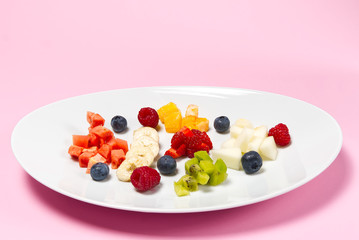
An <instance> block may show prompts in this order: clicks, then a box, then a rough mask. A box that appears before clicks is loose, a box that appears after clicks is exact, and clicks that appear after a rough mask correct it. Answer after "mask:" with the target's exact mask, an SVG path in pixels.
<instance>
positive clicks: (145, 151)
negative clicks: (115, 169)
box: [125, 145, 155, 166]
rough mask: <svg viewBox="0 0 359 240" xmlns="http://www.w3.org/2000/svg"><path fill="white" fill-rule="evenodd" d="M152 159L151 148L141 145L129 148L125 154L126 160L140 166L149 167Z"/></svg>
mask: <svg viewBox="0 0 359 240" xmlns="http://www.w3.org/2000/svg"><path fill="white" fill-rule="evenodd" d="M154 159H155V156H154V154H153V152H152V150H151V148H149V147H145V146H141V145H138V146H137V147H132V148H130V150H129V151H128V152H127V153H126V160H128V161H131V162H135V163H136V164H137V163H138V164H140V165H142V166H150V165H151V164H152V162H153V160H154ZM126 160H125V161H126Z"/></svg>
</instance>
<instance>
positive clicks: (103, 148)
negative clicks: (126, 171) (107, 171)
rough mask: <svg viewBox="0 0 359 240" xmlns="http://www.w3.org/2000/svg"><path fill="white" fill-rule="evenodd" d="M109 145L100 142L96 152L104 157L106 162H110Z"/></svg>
mask: <svg viewBox="0 0 359 240" xmlns="http://www.w3.org/2000/svg"><path fill="white" fill-rule="evenodd" d="M111 150H112V148H111V146H110V145H108V144H102V146H101V147H100V148H99V149H98V153H99V154H101V156H103V157H104V158H106V160H107V163H110V162H111Z"/></svg>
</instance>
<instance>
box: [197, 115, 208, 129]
mask: <svg viewBox="0 0 359 240" xmlns="http://www.w3.org/2000/svg"><path fill="white" fill-rule="evenodd" d="M196 128H197V129H198V130H200V131H202V132H207V131H208V130H209V121H208V119H207V118H197V120H196Z"/></svg>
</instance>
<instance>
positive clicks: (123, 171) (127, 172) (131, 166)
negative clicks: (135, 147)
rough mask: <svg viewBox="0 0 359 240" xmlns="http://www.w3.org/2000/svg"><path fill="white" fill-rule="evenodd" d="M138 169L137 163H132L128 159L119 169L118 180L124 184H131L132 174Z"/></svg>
mask: <svg viewBox="0 0 359 240" xmlns="http://www.w3.org/2000/svg"><path fill="white" fill-rule="evenodd" d="M136 168H137V165H136V163H134V162H130V161H128V160H127V159H126V160H125V161H123V163H121V165H120V166H119V167H118V168H117V171H116V176H117V178H118V180H120V181H123V182H129V181H130V180H131V174H132V172H133V170H135V169H136Z"/></svg>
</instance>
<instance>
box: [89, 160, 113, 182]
mask: <svg viewBox="0 0 359 240" xmlns="http://www.w3.org/2000/svg"><path fill="white" fill-rule="evenodd" d="M109 172H110V169H109V167H108V165H107V164H106V163H102V162H98V163H95V164H94V165H93V166H92V167H91V170H90V174H91V177H92V179H93V180H95V181H102V180H104V179H106V178H107V176H108V174H109Z"/></svg>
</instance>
